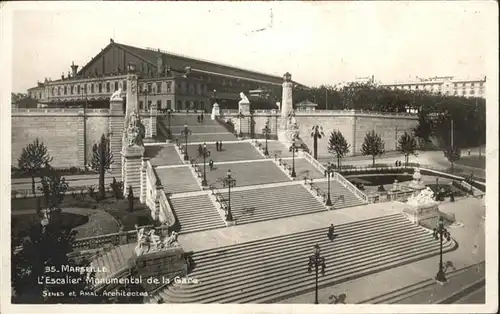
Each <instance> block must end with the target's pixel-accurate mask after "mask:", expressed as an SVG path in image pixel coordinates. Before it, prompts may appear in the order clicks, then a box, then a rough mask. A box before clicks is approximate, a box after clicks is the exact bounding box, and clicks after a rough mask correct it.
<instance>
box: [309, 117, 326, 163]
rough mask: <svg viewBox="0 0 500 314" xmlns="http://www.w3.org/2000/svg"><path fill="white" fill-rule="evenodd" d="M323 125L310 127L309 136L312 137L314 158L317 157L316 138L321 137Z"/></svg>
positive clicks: (323, 134)
mask: <svg viewBox="0 0 500 314" xmlns="http://www.w3.org/2000/svg"><path fill="white" fill-rule="evenodd" d="M323 136H325V133H323V127H322V126H319V125H315V126H313V127H312V132H311V137H312V138H313V149H314V159H318V139H321V138H323Z"/></svg>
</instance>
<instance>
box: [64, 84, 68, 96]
mask: <svg viewBox="0 0 500 314" xmlns="http://www.w3.org/2000/svg"><path fill="white" fill-rule="evenodd" d="M67 92H68V89H67V87H66V86H64V95H66V94H67Z"/></svg>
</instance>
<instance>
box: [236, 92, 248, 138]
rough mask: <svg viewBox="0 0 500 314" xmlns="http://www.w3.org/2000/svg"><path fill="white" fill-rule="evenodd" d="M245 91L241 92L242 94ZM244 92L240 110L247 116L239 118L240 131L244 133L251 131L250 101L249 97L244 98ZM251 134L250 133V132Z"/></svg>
mask: <svg viewBox="0 0 500 314" xmlns="http://www.w3.org/2000/svg"><path fill="white" fill-rule="evenodd" d="M241 94H243V93H240V95H241ZM243 96H244V94H243V95H242V96H241V97H242V99H241V100H240V101H239V102H238V111H239V112H241V113H242V114H243V115H244V116H245V117H244V118H240V119H238V132H239V131H240V130H241V133H242V134H245V133H249V132H248V131H249V128H248V126H249V124H250V122H249V119H250V102H249V101H248V99H244V98H246V97H243ZM249 135H250V134H249Z"/></svg>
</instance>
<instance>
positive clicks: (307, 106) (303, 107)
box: [295, 99, 318, 111]
mask: <svg viewBox="0 0 500 314" xmlns="http://www.w3.org/2000/svg"><path fill="white" fill-rule="evenodd" d="M317 107H318V104H315V103H313V102H311V101H309V100H307V99H306V100H303V101H301V102H299V103H298V104H296V105H295V108H296V109H297V111H315V110H316V108H317Z"/></svg>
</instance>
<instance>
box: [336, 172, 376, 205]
mask: <svg viewBox="0 0 500 314" xmlns="http://www.w3.org/2000/svg"><path fill="white" fill-rule="evenodd" d="M333 179H334V180H335V181H337V182H338V183H340V184H341V185H342V186H343V187H345V188H346V189H347V190H348V191H349V192H351V193H353V194H354V195H356V197H357V198H359V199H360V200H362V201H363V202H365V203H368V197H367V196H366V194H365V193H363V192H361V191H360V190H359V189H358V188H357V187H355V186H354V185H353V184H352V183H351V182H349V180H347V179H346V178H344V177H343V176H342V175H341V174H340V173H338V172H335V173H334V174H333Z"/></svg>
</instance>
